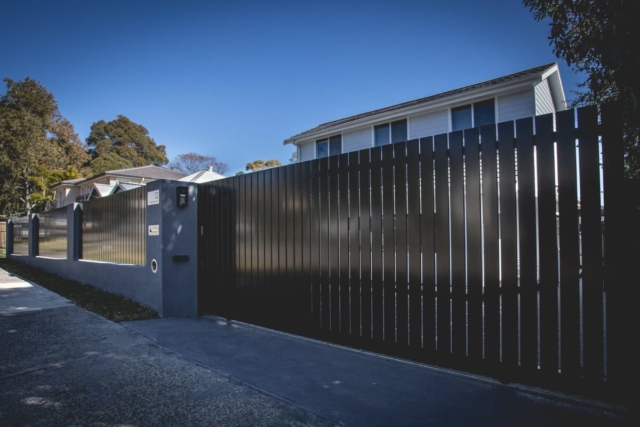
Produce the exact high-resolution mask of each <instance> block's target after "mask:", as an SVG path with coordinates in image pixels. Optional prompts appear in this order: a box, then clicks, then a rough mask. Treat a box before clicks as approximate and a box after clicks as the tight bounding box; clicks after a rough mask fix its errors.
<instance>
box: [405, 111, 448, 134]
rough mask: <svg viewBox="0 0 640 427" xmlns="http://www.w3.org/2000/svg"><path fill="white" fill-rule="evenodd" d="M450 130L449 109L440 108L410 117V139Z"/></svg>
mask: <svg viewBox="0 0 640 427" xmlns="http://www.w3.org/2000/svg"><path fill="white" fill-rule="evenodd" d="M447 132H449V110H448V109H447V110H440V111H435V112H433V113H428V114H423V115H420V116H414V117H410V118H409V139H416V138H423V137H425V136H433V135H439V134H441V133H447Z"/></svg>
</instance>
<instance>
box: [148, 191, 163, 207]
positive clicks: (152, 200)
mask: <svg viewBox="0 0 640 427" xmlns="http://www.w3.org/2000/svg"><path fill="white" fill-rule="evenodd" d="M159 203H160V190H153V191H149V192H148V193H147V206H151V205H157V204H159Z"/></svg>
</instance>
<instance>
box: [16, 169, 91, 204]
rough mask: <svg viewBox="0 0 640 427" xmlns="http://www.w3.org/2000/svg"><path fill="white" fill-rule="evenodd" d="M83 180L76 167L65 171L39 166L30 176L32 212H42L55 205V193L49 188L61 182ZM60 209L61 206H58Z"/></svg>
mask: <svg viewBox="0 0 640 427" xmlns="http://www.w3.org/2000/svg"><path fill="white" fill-rule="evenodd" d="M78 178H82V175H81V174H80V171H78V169H76V168H75V166H67V167H66V168H65V169H64V170H57V169H53V170H52V169H47V168H46V167H45V166H42V165H37V166H35V167H34V170H33V172H32V173H31V175H30V176H29V183H30V184H31V211H32V212H42V211H44V210H46V209H47V208H48V207H53V206H54V204H55V201H54V198H53V193H51V192H50V191H49V188H51V187H52V186H54V185H56V184H58V183H59V182H60V181H65V180H68V179H78ZM57 207H60V206H57Z"/></svg>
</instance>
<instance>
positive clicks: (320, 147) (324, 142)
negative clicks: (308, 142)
mask: <svg viewBox="0 0 640 427" xmlns="http://www.w3.org/2000/svg"><path fill="white" fill-rule="evenodd" d="M328 155H329V140H328V139H321V140H320V141H316V158H317V159H321V158H323V157H327V156H328Z"/></svg>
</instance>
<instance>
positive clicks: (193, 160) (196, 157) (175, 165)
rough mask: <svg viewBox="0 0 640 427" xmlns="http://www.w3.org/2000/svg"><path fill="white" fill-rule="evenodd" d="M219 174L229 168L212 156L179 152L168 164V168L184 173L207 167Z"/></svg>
mask: <svg viewBox="0 0 640 427" xmlns="http://www.w3.org/2000/svg"><path fill="white" fill-rule="evenodd" d="M209 166H210V167H211V170H213V171H214V172H217V173H219V174H224V173H225V172H227V171H228V170H229V166H228V165H227V164H226V163H224V162H220V161H218V159H216V158H215V157H213V156H203V155H202V154H197V153H186V154H180V155H179V156H178V157H176V158H175V159H174V161H173V162H171V163H170V164H169V168H170V169H173V170H176V171H180V172H183V173H186V174H192V173H196V172H199V171H202V170H205V169H206V168H207V167H209Z"/></svg>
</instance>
